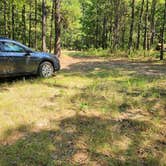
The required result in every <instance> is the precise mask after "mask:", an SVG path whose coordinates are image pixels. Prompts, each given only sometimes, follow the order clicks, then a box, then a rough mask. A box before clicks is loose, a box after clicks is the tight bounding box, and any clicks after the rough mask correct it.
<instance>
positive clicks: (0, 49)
mask: <svg viewBox="0 0 166 166" xmlns="http://www.w3.org/2000/svg"><path fill="white" fill-rule="evenodd" d="M2 48H3V45H2V43H1V42H0V52H1V51H2Z"/></svg>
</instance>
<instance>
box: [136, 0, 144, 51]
mask: <svg viewBox="0 0 166 166" xmlns="http://www.w3.org/2000/svg"><path fill="white" fill-rule="evenodd" d="M144 2H145V1H144V0H142V3H141V9H140V14H139V23H138V32H137V44H136V48H137V49H139V45H140V33H141V24H142V15H143V10H144Z"/></svg>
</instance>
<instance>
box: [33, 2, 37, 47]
mask: <svg viewBox="0 0 166 166" xmlns="http://www.w3.org/2000/svg"><path fill="white" fill-rule="evenodd" d="M34 45H35V49H37V0H35V43H34Z"/></svg>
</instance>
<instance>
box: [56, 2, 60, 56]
mask: <svg viewBox="0 0 166 166" xmlns="http://www.w3.org/2000/svg"><path fill="white" fill-rule="evenodd" d="M60 21H61V20H60V0H55V47H54V53H55V54H56V55H57V56H58V57H60V55H61V43H60V35H61V26H60Z"/></svg>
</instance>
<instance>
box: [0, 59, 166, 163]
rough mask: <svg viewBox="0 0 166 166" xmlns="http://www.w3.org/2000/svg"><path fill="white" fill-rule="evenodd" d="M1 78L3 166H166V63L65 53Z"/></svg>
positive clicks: (0, 120) (0, 153)
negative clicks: (49, 72)
mask: <svg viewBox="0 0 166 166" xmlns="http://www.w3.org/2000/svg"><path fill="white" fill-rule="evenodd" d="M62 66H63V69H62V70H61V71H60V72H59V73H57V74H56V75H55V76H54V77H53V78H49V79H40V78H36V77H30V78H29V77H26V78H22V77H21V78H14V79H9V80H5V81H4V80H1V83H0V166H54V165H64V166H70V165H71V166H73V165H74V166H75V165H78V166H79V165H89V166H107V165H108V166H160V165H161V166H164V165H166V64H165V62H158V61H144V62H142V61H138V60H135V61H134V60H130V61H129V60H127V59H123V60H122V59H114V60H111V59H109V58H107V59H105V58H104V57H102V58H95V57H91V58H88V57H87V58H83V57H81V58H79V57H77V56H76V57H73V58H72V57H68V56H64V57H62Z"/></svg>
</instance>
